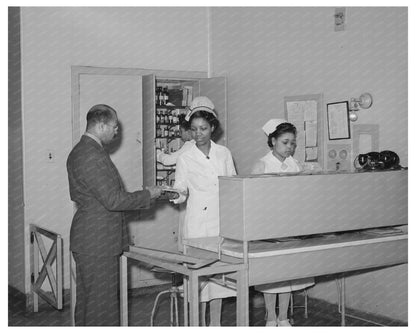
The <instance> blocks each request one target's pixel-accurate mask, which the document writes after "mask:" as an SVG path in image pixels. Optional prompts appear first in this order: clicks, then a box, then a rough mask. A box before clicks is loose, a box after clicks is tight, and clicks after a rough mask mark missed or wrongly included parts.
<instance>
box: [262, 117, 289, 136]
mask: <svg viewBox="0 0 416 333" xmlns="http://www.w3.org/2000/svg"><path fill="white" fill-rule="evenodd" d="M283 123H287V120H286V119H270V120H269V121H268V122H267V123H265V124H264V126H263V127H262V130H263V132H264V133H266V135H267V136H269V135H270V134H272V133H273V132H274V131H275V130H276V127H277V126H279V125H280V124H283Z"/></svg>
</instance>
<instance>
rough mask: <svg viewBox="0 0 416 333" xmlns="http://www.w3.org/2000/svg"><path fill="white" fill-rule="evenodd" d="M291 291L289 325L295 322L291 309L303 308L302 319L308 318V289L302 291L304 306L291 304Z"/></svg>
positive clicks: (291, 297) (291, 294) (291, 295)
mask: <svg viewBox="0 0 416 333" xmlns="http://www.w3.org/2000/svg"><path fill="white" fill-rule="evenodd" d="M293 293H294V292H293V291H292V292H291V293H290V319H289V322H290V324H291V325H294V324H295V321H294V319H293V309H294V308H305V312H304V313H303V317H304V318H308V289H303V290H302V294H303V297H304V301H305V303H304V305H294V304H293V303H294V302H293Z"/></svg>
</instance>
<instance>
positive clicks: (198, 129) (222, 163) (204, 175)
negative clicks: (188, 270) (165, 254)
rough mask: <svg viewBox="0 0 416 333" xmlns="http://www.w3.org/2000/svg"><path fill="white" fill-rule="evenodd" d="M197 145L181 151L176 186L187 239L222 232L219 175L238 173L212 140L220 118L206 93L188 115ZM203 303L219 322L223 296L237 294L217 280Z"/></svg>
mask: <svg viewBox="0 0 416 333" xmlns="http://www.w3.org/2000/svg"><path fill="white" fill-rule="evenodd" d="M188 119H189V122H190V125H191V135H192V138H193V140H195V144H194V145H193V146H192V147H191V148H190V149H189V150H187V151H186V152H184V153H182V154H181V155H180V156H179V157H178V160H177V162H176V173H175V185H174V187H175V188H177V189H179V190H180V191H181V192H182V193H187V194H188V195H181V196H180V197H179V198H178V199H177V200H175V201H174V203H181V202H184V201H185V200H186V201H187V204H186V213H185V220H184V223H183V226H182V227H183V230H182V235H183V238H184V239H189V238H199V237H213V236H218V235H219V184H218V176H233V175H235V174H236V172H235V168H234V163H233V159H232V156H231V153H230V151H229V150H228V149H227V148H226V147H224V146H221V145H217V144H216V143H214V142H213V141H212V140H211V135H212V134H213V132H214V131H215V130H216V129H218V127H219V121H218V119H217V116H216V113H215V111H214V104H213V103H212V102H211V101H210V100H209V99H208V98H207V97H205V96H200V97H196V98H195V99H194V100H193V101H192V103H191V106H190V111H189V113H188V114H187V120H188ZM203 285H204V286H203V288H202V290H201V294H200V301H201V302H210V319H211V320H210V326H219V325H220V319H221V318H220V316H221V305H222V298H226V297H230V296H236V292H235V290H233V289H230V288H227V287H224V286H221V285H219V284H216V283H214V282H208V283H207V282H205V283H204V284H203Z"/></svg>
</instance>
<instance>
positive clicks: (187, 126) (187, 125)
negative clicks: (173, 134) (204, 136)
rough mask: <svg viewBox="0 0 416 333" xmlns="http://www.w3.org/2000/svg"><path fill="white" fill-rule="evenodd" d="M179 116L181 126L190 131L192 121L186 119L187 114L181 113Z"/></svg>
mask: <svg viewBox="0 0 416 333" xmlns="http://www.w3.org/2000/svg"><path fill="white" fill-rule="evenodd" d="M178 118H179V121H178V122H179V126H180V127H181V128H183V129H184V130H185V131H189V130H190V129H191V123H190V122H189V121H186V120H185V115H184V114H180V115H179V116H178Z"/></svg>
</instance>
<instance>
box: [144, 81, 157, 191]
mask: <svg viewBox="0 0 416 333" xmlns="http://www.w3.org/2000/svg"><path fill="white" fill-rule="evenodd" d="M155 85H156V81H155V76H154V75H153V74H151V75H144V76H142V103H143V134H142V136H143V152H142V154H143V186H151V185H155V183H156V153H155V138H156V127H155V123H156V121H155V115H156V110H155V107H156V106H155V105H156V104H155V90H156V87H155Z"/></svg>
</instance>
